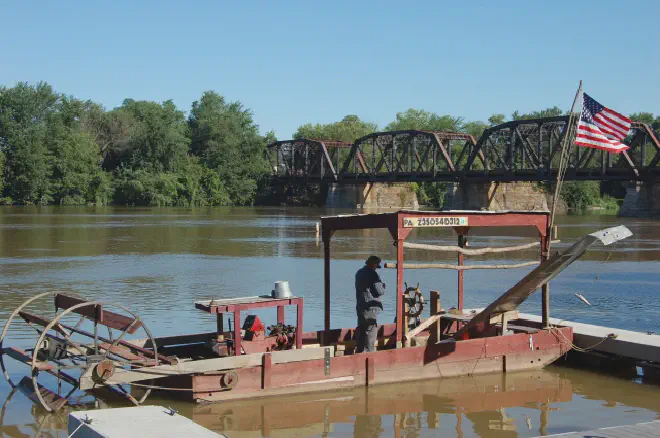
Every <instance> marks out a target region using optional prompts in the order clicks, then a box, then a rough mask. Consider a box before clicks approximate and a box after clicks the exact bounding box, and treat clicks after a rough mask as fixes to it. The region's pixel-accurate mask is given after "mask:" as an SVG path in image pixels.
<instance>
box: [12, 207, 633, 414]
mask: <svg viewBox="0 0 660 438" xmlns="http://www.w3.org/2000/svg"><path fill="white" fill-rule="evenodd" d="M549 224H550V214H549V213H548V212H515V211H507V212H488V211H442V212H423V211H408V210H401V211H396V212H387V213H376V214H351V215H338V216H328V217H322V218H321V229H320V234H321V236H320V237H321V239H322V241H323V254H324V257H323V259H324V260H323V263H324V278H323V287H324V323H323V328H322V329H319V330H315V331H303V316H304V312H303V310H304V309H303V298H302V297H298V296H293V295H292V294H291V293H290V290H289V289H288V286H287V283H285V282H280V283H278V284H277V285H276V287H275V289H274V290H273V291H272V293H271V294H264V295H260V296H251V297H232V298H214V297H213V296H209V299H207V300H204V301H197V302H194V306H195V308H196V309H198V310H199V311H201V312H204V313H205V314H210V315H214V317H215V319H216V327H215V329H214V330H212V331H207V332H202V333H194V334H182V335H176V336H168V337H154V336H153V335H152V333H151V331H150V330H149V329H148V328H147V326H146V323H145V321H144V320H142V319H141V318H140V317H139V316H138V315H136V314H135V313H133V312H132V311H130V310H129V309H128V308H127V306H126V305H125V304H123V303H122V304H118V303H108V302H104V301H101V300H88V299H85V298H83V297H80V296H77V295H74V294H71V293H67V292H48V293H44V294H40V295H37V296H35V297H33V298H31V299H29V300H28V301H26V302H25V303H23V304H22V305H21V306H19V307H18V308H17V309H16V310H15V311H14V312H13V313H12V314H11V315H10V317H9V319H8V321H7V323H6V325H5V327H4V330H3V332H2V337H1V338H0V343H1V346H2V350H1V352H2V354H1V355H0V364H1V365H2V369H3V372H4V374H5V376H6V378H7V379H8V380H9V382H10V384H11V385H12V387H14V388H15V390H20V391H22V392H24V393H25V394H26V395H28V396H29V397H30V398H31V399H33V400H34V401H35V402H37V403H40V404H41V405H42V406H43V407H44V408H45V409H46V410H47V411H57V410H59V409H60V408H62V407H63V406H65V405H66V404H75V403H77V402H78V401H80V400H82V399H84V397H85V396H86V395H88V394H93V395H94V396H95V397H99V398H103V397H104V396H106V395H107V396H112V395H119V396H121V397H124V398H126V399H128V400H130V401H131V402H132V403H134V404H140V403H142V402H143V401H144V400H145V399H146V397H147V396H148V395H149V393H150V392H151V391H152V390H163V391H170V392H173V393H176V394H179V395H183V396H185V397H187V398H190V399H192V400H197V401H199V402H214V401H228V400H238V399H247V398H254V397H267V396H275V395H282V394H297V393H307V392H316V391H327V390H336V389H341V388H355V387H360V386H371V385H377V384H383V383H394V382H406V381H413V380H422V379H435V378H447V377H455V376H468V375H480V374H488V373H504V372H507V373H508V372H513V371H529V370H535V369H540V368H542V367H544V366H546V365H547V364H549V363H552V362H553V361H555V360H557V359H558V358H559V357H561V356H562V355H563V354H565V353H566V352H567V351H569V350H570V349H571V347H572V340H573V333H572V329H571V328H570V327H566V326H553V325H551V324H550V323H549V321H550V320H549V312H550V308H549V281H550V280H551V279H552V278H553V277H555V276H556V275H557V274H558V273H559V272H561V271H562V270H563V269H564V268H566V267H567V266H568V265H570V264H571V263H572V262H573V261H575V260H576V259H577V258H578V257H580V256H581V255H582V254H583V253H584V252H585V251H586V250H587V249H588V248H589V247H590V246H591V245H592V244H594V243H595V242H601V243H603V244H605V245H609V244H611V243H614V242H616V241H619V240H621V239H624V238H626V237H628V236H630V235H631V233H630V231H629V230H628V229H627V228H625V227H623V226H619V227H614V228H609V229H606V230H602V231H598V232H595V233H592V234H588V235H586V236H584V237H582V238H581V239H579V240H578V241H577V242H575V243H574V244H572V245H571V246H569V247H568V248H567V249H565V250H563V251H561V252H554V253H552V252H551V245H552V241H551V227H550V226H549ZM418 228H443V229H445V230H446V231H449V232H451V233H453V234H455V236H456V238H457V245H456V246H437V245H425V244H418V243H409V242H406V239H407V238H408V237H409V235H410V234H411V233H413V232H414V231H415V230H417V229H418ZM366 229H385V230H387V231H389V234H390V236H391V238H392V241H393V243H394V246H395V248H396V260H395V263H386V264H385V268H390V269H395V270H396V287H395V293H393V294H392V295H394V297H393V298H394V299H392V297H391V296H390V299H391V300H392V301H394V302H393V303H391V302H386V303H385V305H394V306H395V309H396V320H395V322H393V323H386V324H382V325H379V327H378V340H377V344H376V351H374V352H369V353H360V354H357V353H355V351H354V350H355V344H356V329H355V328H354V327H344V328H334V327H332V324H331V304H332V288H331V282H330V279H331V275H330V274H331V257H330V255H331V242H332V238H333V237H334V236H335V235H336V233H341V232H343V231H345V230H366ZM484 235H486V236H515V237H520V238H531V239H534V240H533V241H531V242H528V243H524V244H521V245H516V246H512V247H493V248H490V247H482V248H472V247H468V245H467V242H468V239H471V238H472V236H484ZM404 248H406V249H408V250H417V251H422V250H424V251H437V252H445V253H446V252H451V253H456V254H457V264H456V265H448V264H444V263H428V264H414V263H411V264H405V263H404ZM530 248H538V249H539V260H538V261H530V262H525V263H518V264H514V265H503V264H496V265H485V264H469V265H466V264H465V263H464V259H465V257H466V256H479V255H485V254H498V253H506V252H514V251H521V250H524V249H530ZM531 265H538V266H537V267H535V268H534V269H533V270H531V271H530V272H529V273H528V274H527V275H525V276H524V277H523V278H522V279H521V280H520V281H519V282H518V283H516V284H515V285H513V286H512V287H511V288H510V289H509V290H508V291H506V292H505V293H504V294H502V295H501V296H499V297H498V298H497V299H495V300H494V301H493V302H492V303H491V304H490V305H488V306H487V307H486V308H485V309H483V310H481V311H479V312H476V311H472V312H471V311H468V310H466V309H464V306H463V304H464V290H463V289H464V286H463V283H464V275H465V271H468V270H472V269H513V268H522V267H525V266H531ZM405 269H453V270H456V271H457V292H458V293H457V299H456V304H455V305H454V306H452V307H451V308H448V309H447V310H445V309H444V308H443V306H442V305H441V296H440V292H439V291H438V289H440V287H442V288H446V285H433V286H435V289H436V290H435V291H429V292H428V294H425V293H424V292H423V291H422V287H420V286H419V285H416V286H411V287H408V286H407V285H406V283H405V281H404V270H405ZM539 289H541V290H542V295H543V297H542V304H543V305H542V309H541V313H542V321H541V322H540V323H538V322H534V321H530V320H525V319H523V318H521V317H520V316H519V315H518V312H517V308H518V306H519V305H520V304H521V303H522V302H524V301H525V300H526V299H527V298H528V297H529V296H530V295H531V294H532V293H534V292H535V291H537V290H539ZM209 295H212V293H211V292H209ZM43 300H54V304H55V315H54V316H53V317H52V318H49V317H45V316H43V315H40V314H35V313H33V310H32V309H34V308H38V307H39V305H38V304H37V303H38V302H40V301H43ZM446 303H447V299H446V297H445V296H442V304H446ZM191 304H192V303H191ZM288 306H294V307H295V309H296V310H295V311H296V321H295V324H289V325H287V321H285V313H286V312H285V308H286V307H288ZM425 307H426V308H427V309H428V316H426V315H424V312H423V311H424V308H425ZM263 308H276V309H277V320H276V323H275V324H273V325H271V326H266V325H265V324H264V323H263V322H262V321H261V319H260V318H259V317H258V316H257V315H254V314H247V315H246V313H249V312H251V311H256V310H257V309H263ZM232 320H233V324H232V323H231V321H232ZM240 321H243V324H241V323H240ZM12 323H16V324H19V323H24V324H27V325H29V326H30V327H32V328H33V329H34V332H35V337H36V338H37V340H36V342H35V343H34V344H33V345H34V347H33V348H28V349H25V350H23V349H20V348H18V347H14V346H10V345H9V342H8V340H7V339H6V338H7V335H8V334H9V333H10V332H12V331H13V329H10V326H11V325H12ZM227 325H228V326H229V329H226V326H227ZM7 358H11V359H13V360H15V361H18V362H20V363H23V364H26V365H27V366H28V367H29V368H30V371H31V372H30V373H29V375H26V376H24V377H23V378H22V380H20V381H19V382H17V383H16V382H14V381H12V379H11V375H10V373H9V372H8V371H7V368H6V366H5V365H6V364H5V361H6V359H7Z"/></svg>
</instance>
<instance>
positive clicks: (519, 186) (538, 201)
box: [444, 182, 561, 211]
mask: <svg viewBox="0 0 660 438" xmlns="http://www.w3.org/2000/svg"><path fill="white" fill-rule="evenodd" d="M551 206H552V196H551V195H548V194H547V193H545V192H544V191H543V190H542V189H541V188H540V187H538V185H537V184H536V183H533V182H468V183H466V182H463V183H455V184H450V185H449V188H448V191H447V194H446V197H445V205H444V209H446V210H490V211H496V210H520V211H542V210H549V209H550V207H551ZM558 207H561V206H558Z"/></svg>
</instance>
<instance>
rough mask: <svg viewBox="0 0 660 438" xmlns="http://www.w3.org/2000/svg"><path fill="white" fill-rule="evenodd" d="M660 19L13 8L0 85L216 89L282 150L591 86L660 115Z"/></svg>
mask: <svg viewBox="0 0 660 438" xmlns="http://www.w3.org/2000/svg"><path fill="white" fill-rule="evenodd" d="M356 3H359V4H356ZM659 19H660V1H657V0H650V1H646V2H642V1H639V2H636V1H630V2H624V1H620V0H619V1H598V2H596V1H577V0H573V1H529V0H527V1H515V2H514V1H489V2H486V1H484V2H448V1H447V2H444V1H428V2H426V1H417V2H400V1H397V2H388V1H384V0H383V1H378V2H377V1H372V2H349V1H326V2H321V1H300V2H293V1H271V2H261V1H233V2H231V1H227V2H223V1H208V2H204V1H195V2H173V1H171V2H170V1H142V0H141V1H111V2H110V1H107V2H97V1H90V0H86V1H80V2H73V1H44V2H36V1H35V2H29V1H25V2H18V1H12V2H9V1H7V2H3V4H2V7H1V9H0V84H2V85H5V86H11V85H14V84H15V83H16V82H18V81H28V82H36V81H39V80H45V81H48V82H49V83H51V84H52V85H53V86H54V87H55V89H56V90H57V91H60V92H63V93H66V94H72V95H74V96H76V97H78V98H82V99H92V100H94V101H97V102H100V103H102V104H103V105H104V106H105V107H107V108H113V107H115V106H118V105H120V104H121V102H122V100H123V99H124V98H127V97H131V98H134V99H148V100H156V101H163V100H167V99H173V100H174V102H175V103H176V104H177V106H178V107H179V108H181V109H182V110H185V111H188V110H189V108H190V105H191V103H192V102H193V101H194V100H197V99H198V98H199V96H200V95H201V93H202V92H203V91H204V90H209V89H213V90H216V91H218V92H219V93H220V94H222V95H224V96H226V97H227V98H228V99H230V100H240V101H241V102H243V104H244V105H245V106H246V107H248V108H250V109H252V111H253V112H254V115H255V120H256V122H257V123H258V124H259V125H260V127H261V131H262V132H265V131H267V130H270V129H273V130H275V132H276V134H277V135H278V137H279V138H281V139H282V138H289V137H290V136H291V135H292V133H293V132H294V131H295V130H296V128H297V127H298V125H300V124H302V123H305V122H312V123H317V122H319V123H325V122H331V121H336V120H339V119H341V118H342V117H343V116H344V115H346V114H357V115H359V116H360V117H361V118H363V119H365V120H368V121H372V122H376V123H378V125H379V126H380V127H383V126H384V125H386V124H387V123H388V122H390V121H391V120H393V119H394V117H395V115H396V113H397V112H400V111H405V110H406V109H408V108H420V109H425V110H428V111H433V112H437V113H439V114H447V113H449V114H452V115H460V116H463V117H465V118H466V119H467V120H486V119H487V118H488V116H490V115H491V114H492V113H495V112H501V113H504V114H506V115H507V117H508V116H510V114H511V112H512V111H514V110H516V109H517V110H520V111H523V112H524V111H530V110H535V109H542V108H545V107H548V106H554V105H558V106H560V107H562V108H567V107H568V106H569V105H570V102H571V100H572V98H573V94H574V92H575V89H576V87H577V84H578V81H579V80H580V79H582V80H584V83H585V90H586V91H587V92H588V93H589V94H590V95H591V96H593V97H594V98H596V99H597V100H599V101H600V102H601V103H603V104H604V105H607V106H610V107H612V108H614V109H615V110H618V111H621V112H623V113H629V112H635V111H649V112H654V113H656V114H657V113H660V56H659V55H660V30H659V29H660V26H659V23H660V22H659V21H658V20H659Z"/></svg>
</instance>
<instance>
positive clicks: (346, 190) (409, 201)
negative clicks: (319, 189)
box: [325, 183, 419, 209]
mask: <svg viewBox="0 0 660 438" xmlns="http://www.w3.org/2000/svg"><path fill="white" fill-rule="evenodd" d="M325 206H326V207H329V208H409V209H417V208H419V203H418V202H417V195H416V194H415V191H414V190H413V188H412V187H411V185H410V184H409V183H393V184H390V183H359V184H337V183H333V184H330V187H328V196H327V198H326V202H325Z"/></svg>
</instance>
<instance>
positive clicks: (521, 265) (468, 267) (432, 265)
mask: <svg viewBox="0 0 660 438" xmlns="http://www.w3.org/2000/svg"><path fill="white" fill-rule="evenodd" d="M538 264H539V262H536V261H534V262H523V263H516V264H512V265H461V266H459V265H449V264H446V263H404V264H403V268H404V269H454V270H456V271H470V270H473V269H516V268H524V267H526V266H534V265H538ZM383 267H384V268H385V269H396V263H385V264H384V265H383Z"/></svg>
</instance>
